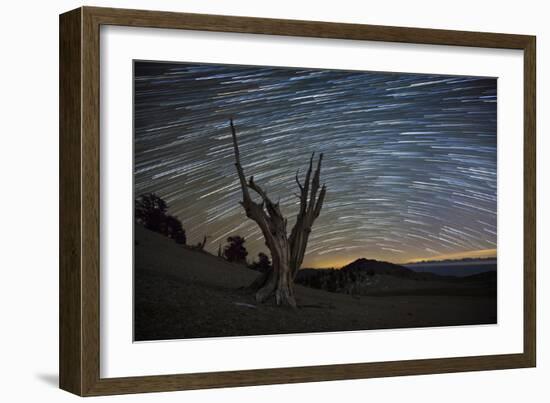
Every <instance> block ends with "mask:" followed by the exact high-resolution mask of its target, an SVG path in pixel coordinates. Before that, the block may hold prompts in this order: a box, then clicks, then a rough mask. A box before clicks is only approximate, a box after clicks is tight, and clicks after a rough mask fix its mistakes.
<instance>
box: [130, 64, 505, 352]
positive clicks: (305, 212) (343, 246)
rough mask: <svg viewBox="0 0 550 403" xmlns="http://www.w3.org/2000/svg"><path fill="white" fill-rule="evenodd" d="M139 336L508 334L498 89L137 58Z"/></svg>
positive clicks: (382, 75)
mask: <svg viewBox="0 0 550 403" xmlns="http://www.w3.org/2000/svg"><path fill="white" fill-rule="evenodd" d="M133 79H134V139H133V141H134V144H133V146H134V167H133V177H134V339H135V341H151V340H168V339H190V338H204V337H230V336H252V335H274V334H292V333H318V332H342V331H360V330H361V331H368V330H374V329H400V328H419V327H440V326H458V325H462V326H463V325H487V324H496V323H497V257H496V256H497V79H496V78H494V77H474V76H449V75H437V74H411V73H407V72H403V73H394V72H370V71H344V70H331V69H311V68H295V67H292V68H289V67H271V66H243V65H222V64H204V63H180V62H159V61H141V60H135V61H134V78H133Z"/></svg>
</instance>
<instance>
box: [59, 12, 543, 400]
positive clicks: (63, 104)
mask: <svg viewBox="0 0 550 403" xmlns="http://www.w3.org/2000/svg"><path fill="white" fill-rule="evenodd" d="M101 25H122V26H134V27H155V28H172V29H190V30H205V31H218V32H236V33H255V34H270V35H288V36H304V37H318V38H337V39H352V40H370V41H385V42H402V43H418V44H437V45H455V46H457V45H458V46H475V47H486V48H506V49H522V50H523V51H524V75H525V76H524V113H525V115H524V164H525V167H524V168H525V169H524V267H523V270H524V352H523V353H522V354H506V355H492V356H478V357H457V358H442V359H425V360H409V361H395V362H378V363H363V364H343V365H325V366H310V367H294V368H277V369H256V370H246V371H230V372H211V373H197V374H175V375H159V376H145V377H130V378H101V377H100V344H99V343H100V338H99V334H100V315H99V313H100V310H99V308H100V307H99V290H100V270H99V269H100V268H99V245H100V238H99V237H100V233H99V206H100V203H99V201H100V186H99V182H100V171H99V156H100V144H99V140H100V136H99V85H100V84H99V71H100V65H99V29H100V26H101ZM535 60H536V57H535V37H533V36H526V35H510V34H496V33H480V32H461V31H447V30H431V29H419V28H401V27H384V26H373V25H357V24H337V23H326V22H312V21H294V20H273V19H264V18H249V17H228V16H216V15H200V14H184V13H169V12H156V11H143V10H120V9H108V8H95V7H82V8H80V9H77V10H73V11H71V12H68V13H65V14H63V15H61V17H60V170H61V171H60V232H61V234H60V387H61V388H63V389H65V390H67V391H70V392H72V393H75V394H78V395H81V396H94V395H111V394H121V393H138V392H159V391H168V390H184V389H200V388H215V387H230V386H248V385H262V384H277V383H295V382H315V381H328V380H341V379H357V378H369V377H388V376H401V375H417V374H431V373H448V372H458V371H481V370H496V369H507V368H522V367H532V366H534V365H535V363H536V348H535V339H536V321H535V312H536V311H535V301H536V296H535V281H536V280H535V265H536V262H535V252H536V251H535V236H536V231H535V228H536V227H535V220H536V217H535V207H536V204H535V203H536V200H535V199H536V190H535V178H536V173H535V165H536V164H535V110H536V101H535V100H536V95H535V81H536V79H535ZM518 270H519V268H518Z"/></svg>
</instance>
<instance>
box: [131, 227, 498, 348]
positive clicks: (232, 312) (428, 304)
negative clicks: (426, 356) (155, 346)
mask: <svg viewBox="0 0 550 403" xmlns="http://www.w3.org/2000/svg"><path fill="white" fill-rule="evenodd" d="M135 240H136V245H135V279H134V283H135V338H136V340H159V339H176V338H195V337H216V336H239V335H258V334H276V333H279V334H280V333H296V332H323V331H342V330H363V329H383V328H403V327H424V326H448V325H463V324H488V323H495V322H496V299H495V298H490V297H473V296H413V295H400V296H383V297H382V296H378V297H365V296H362V297H360V298H359V297H352V296H350V295H344V294H337V293H330V292H326V291H321V290H315V289H311V288H307V287H302V286H296V297H297V302H298V304H299V306H300V307H299V308H298V309H296V310H292V309H284V308H279V307H276V306H274V305H273V304H270V303H268V304H263V305H258V304H256V302H255V301H254V298H253V297H252V296H251V295H247V294H246V293H243V291H241V290H240V289H239V288H240V287H242V286H245V285H247V284H249V283H250V282H251V281H252V280H253V279H254V278H255V277H256V276H257V273H256V272H254V271H252V270H250V269H248V268H246V267H244V266H242V265H237V264H231V263H228V262H226V261H224V260H223V259H221V258H218V257H216V256H212V255H210V254H207V253H204V252H199V251H195V250H191V249H189V248H186V247H183V246H181V245H178V244H176V243H174V242H172V241H171V240H170V239H167V238H165V237H163V236H161V235H159V234H156V233H153V232H150V231H148V230H145V229H144V228H142V227H140V226H136V233H135Z"/></svg>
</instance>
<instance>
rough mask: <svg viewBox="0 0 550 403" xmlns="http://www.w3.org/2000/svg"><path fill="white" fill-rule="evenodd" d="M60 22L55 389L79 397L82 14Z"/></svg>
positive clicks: (80, 362) (79, 13) (80, 373)
mask: <svg viewBox="0 0 550 403" xmlns="http://www.w3.org/2000/svg"><path fill="white" fill-rule="evenodd" d="M59 21H60V29H59V65H60V69H59V228H60V233H59V386H60V387H61V388H62V389H65V390H67V391H69V392H73V393H76V394H81V393H82V389H81V376H82V364H83V363H82V356H81V353H82V350H83V346H82V339H81V335H82V328H81V323H82V309H81V308H82V306H81V290H82V287H81V285H82V281H81V280H82V277H81V276H82V270H81V269H82V268H81V266H80V257H81V251H82V249H81V238H80V236H81V233H82V227H81V223H80V215H81V206H80V196H81V194H80V191H81V176H80V156H81V153H80V150H81V147H80V146H81V143H80V142H81V137H80V129H81V115H80V111H81V110H82V104H81V98H80V83H81V76H82V64H81V54H82V48H81V41H80V21H81V11H80V10H74V11H71V12H69V13H66V14H63V15H61V16H60V20H59Z"/></svg>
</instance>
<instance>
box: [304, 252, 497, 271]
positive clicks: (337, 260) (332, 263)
mask: <svg viewBox="0 0 550 403" xmlns="http://www.w3.org/2000/svg"><path fill="white" fill-rule="evenodd" d="M496 256H497V250H496V249H480V250H472V251H464V252H454V253H447V254H443V255H436V256H429V257H419V258H410V259H403V258H401V259H398V260H394V259H391V258H390V257H387V258H386V257H380V256H346V257H334V258H332V259H330V258H329V259H326V260H320V261H317V260H315V259H311V258H310V259H308V258H307V257H306V259H305V261H304V264H302V267H303V268H311V269H328V268H336V269H339V268H342V267H344V266H346V265H347V264H349V263H351V262H353V261H355V260H357V259H359V258H361V257H364V258H365V259H375V260H380V261H386V262H390V263H394V264H406V263H417V262H430V261H438V260H453V259H456V260H459V259H467V258H470V259H483V258H491V257H495V258H496Z"/></svg>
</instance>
